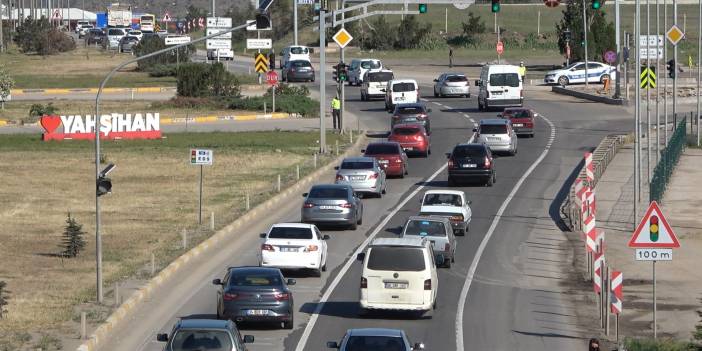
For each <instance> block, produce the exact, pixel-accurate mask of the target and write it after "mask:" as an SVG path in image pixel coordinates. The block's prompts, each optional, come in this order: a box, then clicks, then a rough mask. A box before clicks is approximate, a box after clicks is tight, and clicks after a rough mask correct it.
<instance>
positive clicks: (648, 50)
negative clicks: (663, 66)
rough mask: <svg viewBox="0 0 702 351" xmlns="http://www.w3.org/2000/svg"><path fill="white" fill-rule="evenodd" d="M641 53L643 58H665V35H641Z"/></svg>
mask: <svg viewBox="0 0 702 351" xmlns="http://www.w3.org/2000/svg"><path fill="white" fill-rule="evenodd" d="M639 55H640V57H641V59H642V60H660V59H662V58H663V36H662V35H641V36H639Z"/></svg>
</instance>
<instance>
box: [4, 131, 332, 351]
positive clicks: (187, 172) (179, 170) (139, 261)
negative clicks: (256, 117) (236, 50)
mask: <svg viewBox="0 0 702 351" xmlns="http://www.w3.org/2000/svg"><path fill="white" fill-rule="evenodd" d="M338 138H339V136H338V135H336V134H329V136H328V139H327V140H328V142H329V143H330V144H331V145H333V144H334V143H335V142H336V141H337V140H339V139H338ZM317 140H318V133H315V132H305V133H300V132H251V133H237V134H232V133H201V134H198V133H183V134H168V135H167V138H165V139H161V140H149V141H117V142H115V141H112V142H105V143H103V152H104V155H105V157H106V160H105V162H112V163H115V164H116V165H117V169H116V170H115V171H114V172H113V173H111V174H110V177H111V178H112V182H113V193H112V194H110V195H107V196H104V197H102V201H101V208H102V233H103V250H104V253H103V260H104V266H103V267H104V268H103V269H104V275H105V286H106V289H107V293H106V296H107V297H106V301H109V294H110V287H111V286H112V282H114V281H117V280H121V279H124V278H125V277H131V276H134V275H135V274H137V276H139V274H142V277H143V274H146V276H148V275H149V274H150V273H149V272H144V271H143V268H144V267H145V266H146V264H147V262H149V260H150V254H151V253H154V254H155V255H156V261H157V264H158V266H159V267H161V268H162V267H164V266H165V265H166V264H167V263H168V262H170V261H171V260H172V259H173V258H174V257H176V256H177V255H179V254H181V253H182V252H183V250H182V248H180V242H181V239H180V238H181V232H182V230H183V229H187V230H188V232H189V233H190V234H189V242H190V244H189V245H190V247H192V246H193V245H195V244H197V243H198V242H199V241H201V240H203V239H204V238H206V237H208V236H209V235H211V234H212V232H211V231H209V229H207V228H198V225H197V213H196V212H197V205H198V203H197V198H198V176H199V171H198V169H197V167H193V166H190V165H189V155H188V153H189V149H190V148H191V147H201V148H210V149H213V150H214V160H215V161H214V162H215V164H214V166H211V167H206V169H205V173H204V174H205V178H204V213H205V214H206V217H205V218H207V219H209V213H210V212H215V218H216V226H217V228H221V227H223V226H224V225H226V224H227V223H229V222H231V221H232V220H234V219H236V218H237V217H238V216H240V215H241V214H242V212H243V211H244V206H245V205H244V197H245V193H246V192H248V193H249V194H251V201H252V206H253V205H256V204H257V203H260V202H262V201H264V200H265V199H267V198H269V197H270V196H271V195H272V194H273V193H274V192H275V190H274V189H275V182H276V179H277V175H278V174H281V176H282V181H283V186H284V187H285V186H286V185H287V184H291V183H292V182H293V181H294V177H295V166H296V165H301V167H302V174H303V175H304V174H307V173H309V172H310V171H311V170H312V155H313V153H314V151H315V150H317V148H318V146H317ZM339 141H340V144H341V145H344V146H345V144H344V142H343V140H339ZM330 159H331V157H325V158H322V160H321V162H328V161H329V160H330ZM94 167H95V166H94V151H93V146H92V143H91V142H87V141H86V142H81V141H62V142H42V141H39V138H38V137H37V136H36V135H6V136H3V137H2V138H0V174H2V182H0V222H1V223H3V230H2V231H0V252H2V253H3V254H2V255H0V280H2V281H6V282H7V284H8V286H7V290H9V291H10V299H9V302H10V304H9V305H8V306H6V310H7V311H8V312H7V314H6V315H5V318H4V319H3V320H2V323H0V350H18V349H29V346H32V345H36V344H38V343H39V342H40V341H41V340H44V342H48V341H51V340H54V339H55V336H54V335H59V334H60V335H76V332H77V330H76V329H75V320H76V318H78V317H77V316H79V315H80V310H81V309H82V310H84V311H85V310H87V311H88V312H89V313H88V316H89V319H90V322H91V323H97V322H99V321H101V320H103V319H104V318H105V317H106V316H107V311H104V310H102V312H100V311H101V309H100V308H98V307H96V306H95V305H92V304H90V302H91V301H93V300H94V294H95V279H94V275H95V271H94V269H95V262H94V255H95V250H94V247H95V243H94V233H95V228H94V205H95V199H94V194H95V193H94V191H95V190H94V189H95V188H94V186H95V185H94V172H95V170H94ZM68 212H70V213H71V215H72V216H74V217H75V218H76V219H77V221H78V222H79V223H81V224H82V225H83V230H84V231H85V232H86V235H85V239H86V241H87V244H86V248H85V251H84V252H82V253H81V254H80V255H79V257H78V258H74V259H65V258H61V257H60V256H58V255H57V254H58V253H59V252H60V250H61V249H60V247H59V244H60V242H61V234H62V232H63V228H64V225H65V220H66V214H67V213H68ZM205 222H206V223H209V220H208V221H205ZM103 309H104V308H103ZM47 340H48V341H47ZM35 348H36V347H34V346H33V348H32V350H34V349H35Z"/></svg>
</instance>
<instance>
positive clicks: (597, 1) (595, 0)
mask: <svg viewBox="0 0 702 351" xmlns="http://www.w3.org/2000/svg"><path fill="white" fill-rule="evenodd" d="M603 2H604V0H591V3H590V7H592V9H593V10H599V9H600V8H601V7H602V3H603Z"/></svg>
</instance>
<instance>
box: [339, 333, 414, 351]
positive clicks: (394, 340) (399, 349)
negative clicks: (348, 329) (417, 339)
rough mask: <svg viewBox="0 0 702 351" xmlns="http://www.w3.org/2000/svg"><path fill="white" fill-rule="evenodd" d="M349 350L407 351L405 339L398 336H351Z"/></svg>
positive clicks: (348, 343) (347, 347)
mask: <svg viewBox="0 0 702 351" xmlns="http://www.w3.org/2000/svg"><path fill="white" fill-rule="evenodd" d="M344 350H347V351H407V345H405V342H404V340H402V338H400V337H396V336H351V337H349V340H348V341H347V342H346V348H345V349H344Z"/></svg>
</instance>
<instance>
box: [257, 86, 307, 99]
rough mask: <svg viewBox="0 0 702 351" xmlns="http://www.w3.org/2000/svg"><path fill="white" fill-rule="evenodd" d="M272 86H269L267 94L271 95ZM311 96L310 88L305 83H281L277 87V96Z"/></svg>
mask: <svg viewBox="0 0 702 351" xmlns="http://www.w3.org/2000/svg"><path fill="white" fill-rule="evenodd" d="M271 92H272V88H268V90H267V91H266V96H270V95H271ZM284 95H286V96H287V95H289V96H309V95H310V89H309V88H307V86H305V85H290V84H279V85H278V87H276V88H275V96H276V97H278V96H284Z"/></svg>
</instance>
